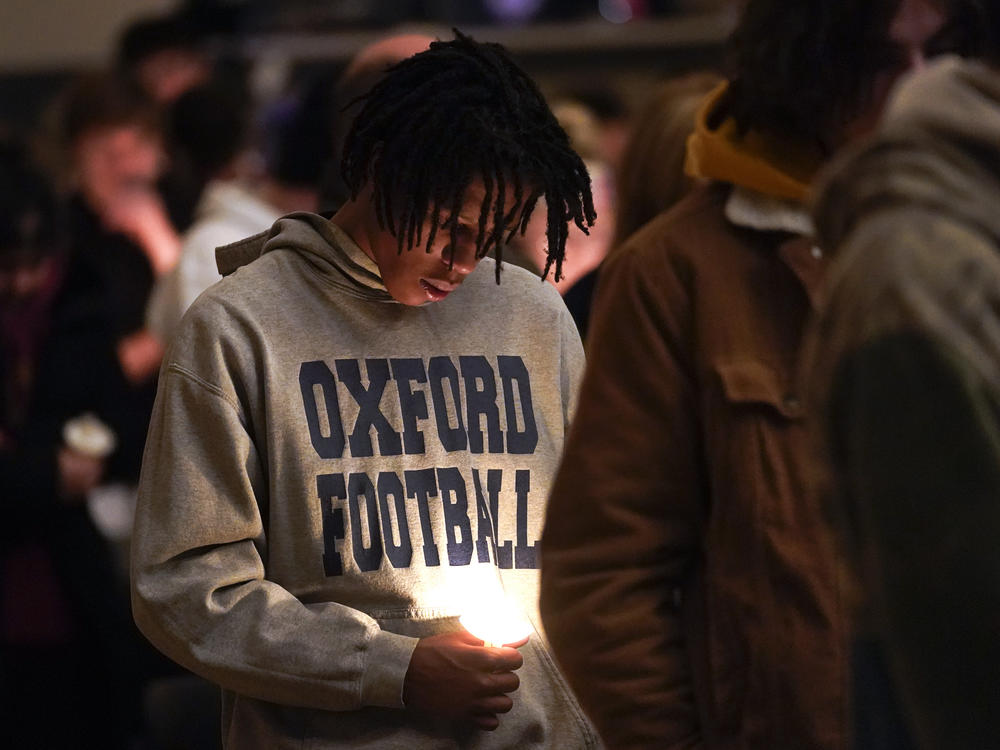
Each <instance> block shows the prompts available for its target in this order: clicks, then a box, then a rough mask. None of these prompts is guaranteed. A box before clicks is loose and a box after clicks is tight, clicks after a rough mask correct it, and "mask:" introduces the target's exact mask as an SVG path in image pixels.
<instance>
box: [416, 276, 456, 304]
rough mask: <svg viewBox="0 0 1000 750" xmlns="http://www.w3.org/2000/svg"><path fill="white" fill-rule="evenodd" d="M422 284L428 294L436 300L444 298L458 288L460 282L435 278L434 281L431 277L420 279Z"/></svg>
mask: <svg viewBox="0 0 1000 750" xmlns="http://www.w3.org/2000/svg"><path fill="white" fill-rule="evenodd" d="M420 286H421V287H422V288H423V290H424V291H425V292H427V296H428V297H430V298H431V299H433V300H435V301H437V300H442V299H444V298H445V297H447V296H448V295H449V294H451V293H452V292H453V291H455V290H456V289H458V284H453V283H451V282H449V281H443V280H441V279H434V280H433V281H431V280H429V279H420Z"/></svg>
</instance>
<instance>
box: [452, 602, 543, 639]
mask: <svg viewBox="0 0 1000 750" xmlns="http://www.w3.org/2000/svg"><path fill="white" fill-rule="evenodd" d="M458 621H459V622H460V623H461V624H462V627H464V628H465V629H466V630H468V631H469V632H470V633H472V634H473V635H474V636H476V638H481V639H482V641H483V645H484V646H486V647H487V648H491V647H497V646H506V645H507V644H509V643H519V642H520V641H523V640H524V639H525V638H527V637H528V636H529V635H531V633H532V630H533V629H532V627H531V624H530V623H529V622H528V621H527V620H526V619H525V618H524V616H523V615H521V612H520V608H519V607H517V605H516V604H514V603H513V602H512V601H510V599H508V598H507V597H506V596H504V595H502V594H501V596H500V597H498V598H492V599H490V600H488V601H483V599H482V598H481V597H477V602H476V604H475V606H467V607H466V609H465V613H464V614H463V615H462V616H461V617H459V618H458Z"/></svg>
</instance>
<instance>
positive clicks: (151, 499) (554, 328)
mask: <svg viewBox="0 0 1000 750" xmlns="http://www.w3.org/2000/svg"><path fill="white" fill-rule="evenodd" d="M343 168H344V174H345V177H346V181H347V184H348V186H349V188H350V190H351V198H350V200H348V201H347V202H346V203H345V204H344V205H343V206H342V207H341V208H340V210H339V211H338V212H337V213H336V214H335V215H334V216H333V218H332V219H329V220H328V219H324V218H322V217H320V216H317V215H314V214H305V213H297V214H291V215H289V216H287V217H284V218H282V219H280V220H278V221H277V222H276V223H275V225H274V227H273V228H272V229H271V230H270V232H268V233H265V234H263V235H258V236H256V237H252V238H249V239H247V240H244V241H242V242H240V243H236V244H235V245H231V246H227V247H226V248H221V249H220V250H219V265H220V271H222V273H223V275H224V276H225V278H223V280H222V281H220V282H219V283H218V284H217V285H215V286H214V287H212V288H210V289H209V290H207V291H206V292H205V293H204V294H203V295H202V296H201V297H200V298H199V299H198V300H197V301H196V302H195V303H194V305H193V306H192V307H191V309H190V310H189V312H188V314H187V315H186V316H185V318H184V320H183V321H182V323H181V327H180V330H179V332H178V335H177V338H176V339H175V342H174V344H173V345H172V347H171V350H170V352H169V354H168V356H167V357H166V360H165V363H164V366H163V370H162V373H161V378H160V385H159V395H158V401H157V404H156V409H155V413H154V416H153V420H152V426H151V429H150V432H149V437H148V441H147V445H146V455H145V461H144V466H143V473H142V481H141V487H140V492H139V503H138V509H137V514H136V522H135V534H134V539H133V560H132V584H133V589H132V590H133V609H134V613H135V617H136V620H137V622H138V623H139V625H140V627H141V629H142V630H143V632H144V633H145V634H146V635H147V636H148V637H149V638H150V639H151V640H152V641H153V642H154V643H155V644H156V645H157V646H158V647H159V648H161V649H162V650H163V651H164V652H165V653H167V654H168V655H169V656H171V657H172V658H173V659H175V660H177V661H178V662H179V663H181V664H182V665H184V666H185V667H187V668H189V669H191V670H193V671H195V672H197V673H199V674H201V675H203V676H204V677H206V678H208V679H210V680H212V681H214V682H216V683H218V684H219V685H220V686H221V687H222V689H223V706H224V710H223V717H224V722H223V736H224V739H225V741H226V744H227V745H228V746H229V747H240V748H247V747H259V748H268V750H274V749H276V748H285V747H302V746H303V743H308V745H309V747H321V748H340V747H365V748H429V747H434V748H440V747H469V748H542V747H552V748H555V747H558V748H577V747H591V746H594V745H595V744H596V742H597V740H596V736H595V735H594V733H593V732H592V730H591V729H590V727H589V725H588V723H587V720H586V719H585V718H584V715H583V713H582V711H581V710H580V708H579V706H578V705H577V703H576V702H575V699H574V698H573V696H572V694H571V693H570V691H569V690H568V689H567V687H566V685H565V683H564V681H563V680H562V678H561V677H560V675H559V673H558V672H557V671H556V669H555V668H554V666H553V662H552V660H551V658H550V656H549V655H548V653H547V650H546V644H545V642H544V639H543V637H542V636H540V635H539V634H537V633H532V634H531V635H530V636H529V637H527V638H526V639H525V638H524V637H523V636H522V635H520V634H519V635H512V636H509V637H506V638H505V637H503V636H496V637H492V638H490V640H491V641H492V643H484V641H483V640H482V639H481V638H482V636H479V637H477V636H476V635H472V634H471V633H470V632H468V631H466V630H465V629H464V628H463V627H462V625H461V624H460V623H459V617H460V616H462V615H469V614H475V613H472V612H469V605H470V603H471V602H473V601H476V600H484V599H485V600H486V601H485V604H486V605H496V604H497V603H498V602H500V601H501V600H502V599H504V597H506V600H508V601H509V602H511V603H512V604H513V605H515V606H517V607H519V608H520V610H521V614H522V615H523V617H524V618H526V619H527V620H528V621H530V622H533V623H537V622H538V617H537V611H536V608H537V604H536V602H537V586H538V555H537V540H538V538H539V536H540V533H541V519H542V514H543V507H544V501H545V498H546V495H547V491H548V487H549V485H550V482H551V480H552V476H553V473H554V471H555V466H556V462H557V459H558V456H559V453H560V450H561V447H562V442H563V436H564V434H565V431H566V427H567V424H568V422H569V419H570V415H571V413H572V411H573V408H574V401H575V398H574V392H575V389H576V384H577V380H578V377H579V375H580V371H581V368H582V347H581V344H580V341H579V338H578V336H577V335H576V333H575V328H574V325H573V322H572V320H571V319H570V316H569V314H568V312H567V311H566V309H565V307H564V306H563V304H562V303H561V301H560V299H559V296H558V294H557V293H555V291H554V290H553V289H551V288H550V287H549V285H545V284H542V283H540V281H539V279H538V278H537V277H535V276H532V275H530V274H528V273H527V272H525V271H523V270H521V269H518V268H514V267H512V266H504V267H501V265H500V262H499V261H494V260H493V259H492V258H487V257H485V256H486V255H487V253H489V252H491V251H493V252H494V254H495V255H497V256H500V255H501V254H502V249H503V245H504V243H505V241H507V240H508V238H509V237H510V236H511V234H512V233H513V232H516V231H520V230H523V227H524V225H525V223H526V222H527V220H528V218H529V216H530V214H531V212H532V209H533V208H534V206H535V205H536V202H537V201H538V199H539V198H540V197H541V196H543V195H544V197H545V199H546V201H545V203H546V205H547V206H548V240H549V251H550V254H549V263H550V265H553V266H554V268H555V271H556V273H558V272H559V266H560V264H561V261H562V254H563V249H564V243H565V240H566V234H567V229H568V224H569V222H570V221H574V222H575V223H576V224H577V225H578V226H580V227H581V228H585V227H587V226H588V225H590V224H591V223H592V222H593V220H594V218H595V217H594V214H593V208H592V201H591V197H590V189H589V178H588V176H587V173H586V170H585V168H584V166H583V163H582V161H581V160H580V159H579V157H578V156H577V155H576V154H575V153H574V152H573V151H572V150H571V149H570V147H569V144H568V139H567V137H566V135H565V133H563V131H562V130H561V129H560V128H559V126H558V124H557V123H556V121H555V119H554V118H553V117H552V114H551V113H550V112H549V110H548V108H547V106H546V104H545V102H544V100H543V98H542V96H541V94H540V93H539V91H538V89H537V87H536V86H535V85H534V84H533V83H532V82H531V80H530V79H529V78H528V77H527V76H526V75H525V74H524V73H523V72H521V71H520V70H519V69H518V68H517V67H516V66H515V65H514V63H513V62H512V61H511V60H510V59H509V58H508V57H507V55H506V53H505V52H504V51H503V50H502V48H500V47H499V46H497V45H491V44H479V43H477V42H475V41H473V40H472V39H470V38H468V37H465V36H462V35H461V34H459V35H458V36H457V38H456V39H455V40H453V41H449V42H435V43H434V44H432V45H431V47H430V49H429V50H427V51H425V52H422V53H419V54H417V55H415V56H413V57H411V58H408V59H406V60H404V61H403V62H401V63H399V64H398V65H396V66H394V67H393V68H392V69H391V70H390V71H389V73H388V74H387V76H386V77H385V78H383V79H382V80H381V82H380V83H378V84H377V85H376V86H375V87H374V88H373V89H372V91H371V92H370V94H369V95H368V96H367V99H366V101H365V104H364V107H363V108H362V110H361V112H360V113H359V115H358V117H357V119H356V121H355V124H354V126H353V128H352V131H351V133H350V134H349V136H348V138H347V141H346V146H345V153H344V159H343ZM501 268H502V269H503V270H502V271H501ZM501 278H502V283H500V281H501ZM486 592H491V595H490V596H486V597H484V596H483V595H484V593H486ZM505 641H512V642H513V643H506V645H502V644H504V642H505ZM511 645H513V646H514V647H511ZM511 694H513V695H511ZM484 730H493V731H492V732H491V731H484Z"/></svg>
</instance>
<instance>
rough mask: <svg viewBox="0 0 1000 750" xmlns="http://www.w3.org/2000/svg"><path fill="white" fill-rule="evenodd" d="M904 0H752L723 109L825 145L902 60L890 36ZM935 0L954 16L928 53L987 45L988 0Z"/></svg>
mask: <svg viewBox="0 0 1000 750" xmlns="http://www.w3.org/2000/svg"><path fill="white" fill-rule="evenodd" d="M900 2H901V0H747V2H746V4H745V7H744V10H743V15H742V17H741V19H740V21H739V23H738V24H737V27H736V29H735V31H734V32H733V34H732V36H731V37H730V40H729V66H730V71H731V72H730V78H731V80H732V85H731V86H730V88H729V91H728V94H727V99H726V110H727V111H728V112H729V113H730V114H731V115H732V116H733V117H734V118H735V119H736V122H737V124H738V125H739V126H740V129H741V130H743V131H747V130H758V131H762V132H768V133H772V134H777V135H781V136H787V137H792V138H796V139H798V140H800V141H803V142H807V143H818V144H821V145H823V144H824V142H825V140H826V138H827V137H828V135H829V134H830V133H831V132H832V131H835V130H836V129H837V128H838V127H839V126H841V125H843V124H844V123H845V122H847V121H849V120H850V118H851V117H852V116H854V115H856V114H857V113H858V112H860V111H862V110H863V109H864V107H865V105H866V103H867V102H868V101H869V98H870V96H871V94H872V84H873V82H874V80H875V77H876V75H877V74H878V73H880V72H882V71H884V70H887V69H889V68H891V67H892V66H893V65H896V64H898V63H899V60H898V59H897V58H896V54H895V53H896V51H895V50H893V49H892V47H891V45H889V44H887V38H888V31H889V25H890V23H891V22H892V19H893V17H894V16H895V14H896V11H897V10H898V8H899V5H900ZM931 2H932V3H933V4H934V5H936V6H938V7H940V8H941V9H942V10H943V11H944V12H945V13H946V14H947V16H948V19H949V20H948V22H947V23H946V25H945V28H944V29H942V31H941V32H940V33H939V34H938V35H937V36H936V37H935V38H934V39H933V40H932V41H931V45H932V48H930V49H928V50H927V52H928V54H931V55H933V54H936V53H940V52H957V53H960V54H977V53H978V52H980V51H981V50H982V48H983V47H984V44H985V39H984V36H985V31H986V30H985V28H984V25H983V12H984V8H983V5H984V4H988V3H989V2H990V0H931ZM994 14H995V13H994Z"/></svg>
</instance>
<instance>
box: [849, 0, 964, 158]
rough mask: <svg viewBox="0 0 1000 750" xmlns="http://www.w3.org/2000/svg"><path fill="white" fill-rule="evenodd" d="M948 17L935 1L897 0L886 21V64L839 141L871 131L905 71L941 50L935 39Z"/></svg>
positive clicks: (910, 69)
mask: <svg viewBox="0 0 1000 750" xmlns="http://www.w3.org/2000/svg"><path fill="white" fill-rule="evenodd" d="M947 20H948V16H947V14H946V13H945V11H944V9H943V8H942V7H941V6H940V5H939V4H938V3H937V2H933V1H932V0H900V3H899V7H898V8H897V9H896V15H895V16H893V18H892V21H891V22H890V23H889V30H888V34H887V39H886V41H885V45H886V49H885V52H886V61H885V65H884V66H883V68H882V69H881V70H880V71H879V72H878V73H877V74H876V76H875V80H874V81H873V82H872V87H871V94H870V96H869V98H868V101H867V103H866V105H865V106H864V107H863V108H862V109H861V111H860V112H859V113H858V114H857V115H856V116H855V117H854V118H853V119H852V120H851V121H850V122H848V123H847V125H846V127H845V128H844V132H843V134H842V138H841V143H844V142H848V141H851V140H854V139H855V138H858V137H860V136H863V135H865V134H866V133H868V132H870V131H871V130H873V129H874V127H875V125H876V124H877V123H878V119H879V117H880V116H881V114H882V110H883V109H884V108H885V105H886V100H887V99H888V97H889V92H890V91H891V90H892V87H893V86H894V85H895V84H896V82H897V81H898V80H899V79H900V78H901V77H903V76H904V75H906V74H908V73H913V72H916V71H919V70H921V69H922V68H923V67H924V66H925V65H926V63H927V60H928V59H929V58H930V57H932V56H933V55H934V54H936V53H939V52H941V51H942V50H938V49H936V46H935V45H934V41H935V38H936V37H937V35H938V34H939V33H940V32H941V31H942V29H943V28H944V26H945V23H946V22H947Z"/></svg>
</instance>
